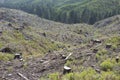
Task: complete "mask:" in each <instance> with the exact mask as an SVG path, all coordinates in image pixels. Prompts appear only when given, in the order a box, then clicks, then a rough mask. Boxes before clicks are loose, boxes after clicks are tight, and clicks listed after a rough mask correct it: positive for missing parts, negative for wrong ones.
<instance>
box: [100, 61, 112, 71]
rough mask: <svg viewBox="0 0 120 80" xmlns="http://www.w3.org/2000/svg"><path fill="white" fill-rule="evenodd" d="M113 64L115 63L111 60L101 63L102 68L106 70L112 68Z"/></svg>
mask: <svg viewBox="0 0 120 80" xmlns="http://www.w3.org/2000/svg"><path fill="white" fill-rule="evenodd" d="M113 66H114V64H113V63H112V62H111V61H110V60H105V61H104V62H102V63H101V64H100V67H101V69H102V70H104V71H108V70H112V69H113Z"/></svg>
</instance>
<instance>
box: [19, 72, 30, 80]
mask: <svg viewBox="0 0 120 80" xmlns="http://www.w3.org/2000/svg"><path fill="white" fill-rule="evenodd" d="M17 74H18V75H19V76H20V77H22V78H23V79H24V80H29V79H28V78H27V77H25V76H24V75H23V74H21V73H19V72H18V73H17Z"/></svg>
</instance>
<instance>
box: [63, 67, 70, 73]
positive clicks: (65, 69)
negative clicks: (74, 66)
mask: <svg viewBox="0 0 120 80" xmlns="http://www.w3.org/2000/svg"><path fill="white" fill-rule="evenodd" d="M70 72H71V68H70V67H68V66H64V71H63V74H66V73H70Z"/></svg>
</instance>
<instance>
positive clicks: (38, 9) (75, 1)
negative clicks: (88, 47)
mask: <svg viewBox="0 0 120 80" xmlns="http://www.w3.org/2000/svg"><path fill="white" fill-rule="evenodd" d="M1 2H2V4H1V6H4V7H9V8H16V9H20V10H23V11H26V12H29V13H33V14H37V15H38V16H40V17H43V18H46V19H50V20H54V21H59V22H63V23H89V24H94V23H95V22H97V21H99V20H102V19H105V18H108V17H111V16H113V15H116V14H120V8H119V7H120V0H34V1H33V0H5V1H4V2H3V0H1Z"/></svg>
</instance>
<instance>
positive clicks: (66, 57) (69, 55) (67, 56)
mask: <svg viewBox="0 0 120 80" xmlns="http://www.w3.org/2000/svg"><path fill="white" fill-rule="evenodd" d="M72 54H73V53H70V54H69V55H68V56H67V57H66V58H65V60H67V59H68V58H69V57H70V56H71V55H72Z"/></svg>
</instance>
